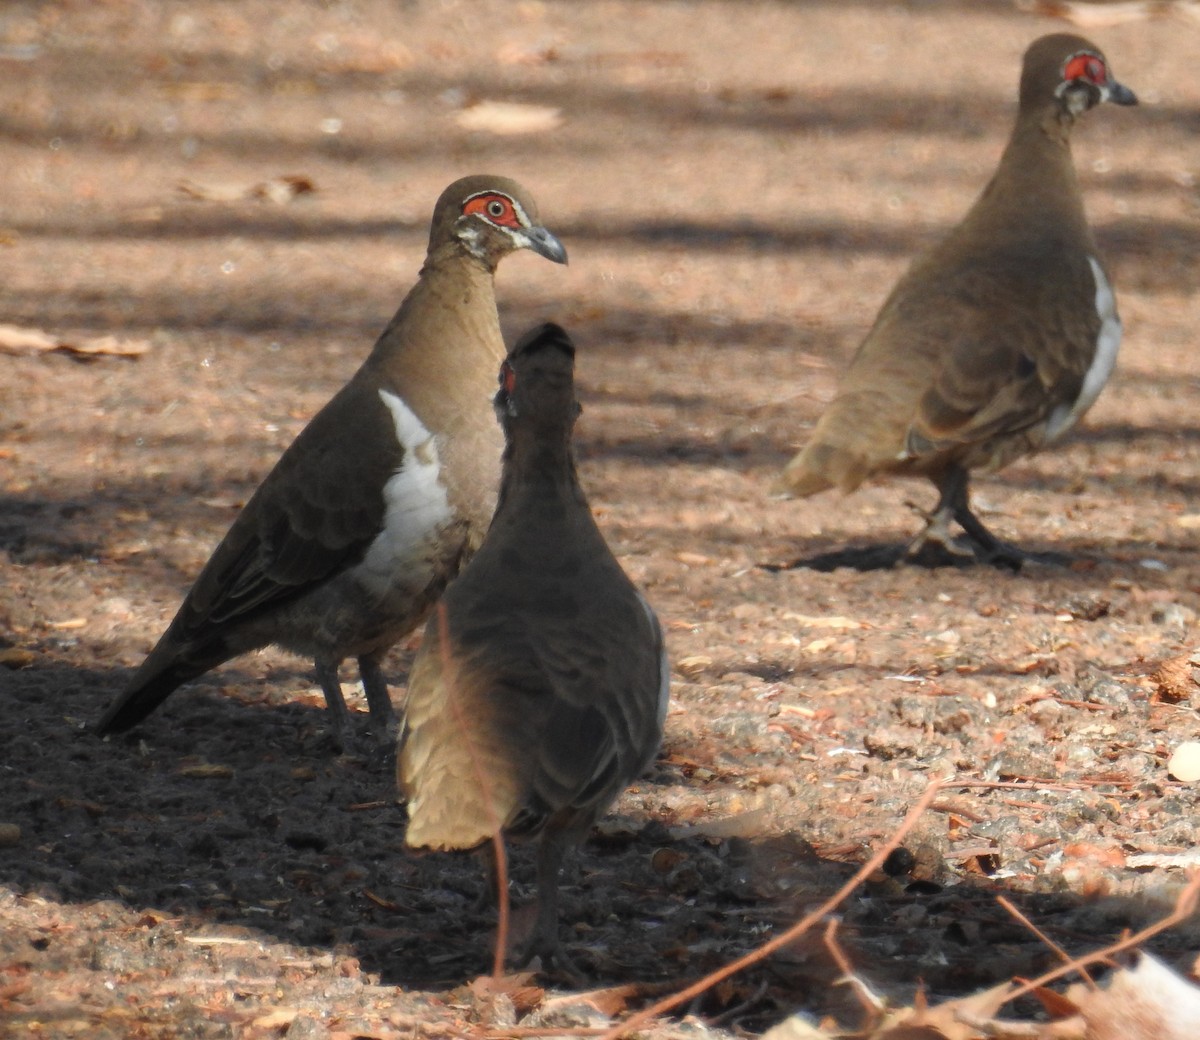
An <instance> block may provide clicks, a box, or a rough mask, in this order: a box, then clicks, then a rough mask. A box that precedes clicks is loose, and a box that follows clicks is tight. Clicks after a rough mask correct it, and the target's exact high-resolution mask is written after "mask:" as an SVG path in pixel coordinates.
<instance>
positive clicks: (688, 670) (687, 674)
mask: <svg viewBox="0 0 1200 1040" xmlns="http://www.w3.org/2000/svg"><path fill="white" fill-rule="evenodd" d="M712 666H713V659H712V658H711V657H709V656H708V655H707V654H693V655H692V656H691V657H681V658H680V659H679V660H678V661H676V662H675V671H677V672H678V673H679V674H680V675H682V676H683V677H684V678H686V679H694V678H695V677H696V676H698V675H701V674H703V673H704V672H705V671H707V670H708V669H709V668H711V667H712Z"/></svg>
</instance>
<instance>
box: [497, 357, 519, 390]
mask: <svg viewBox="0 0 1200 1040" xmlns="http://www.w3.org/2000/svg"><path fill="white" fill-rule="evenodd" d="M500 385H501V386H502V387H504V392H505V393H506V394H511V393H512V392H513V390H515V389H516V387H517V373H516V372H514V371H513V367H512V365H510V364H509V363H508V362H507V361H505V362H504V364H502V365H501V366H500Z"/></svg>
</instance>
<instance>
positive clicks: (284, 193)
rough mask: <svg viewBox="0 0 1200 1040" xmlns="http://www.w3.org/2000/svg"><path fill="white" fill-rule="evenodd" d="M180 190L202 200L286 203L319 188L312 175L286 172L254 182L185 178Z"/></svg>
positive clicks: (188, 195) (179, 186)
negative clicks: (206, 180)
mask: <svg viewBox="0 0 1200 1040" xmlns="http://www.w3.org/2000/svg"><path fill="white" fill-rule="evenodd" d="M178 188H179V191H180V192H181V193H182V194H184V195H186V196H187V197H188V198H189V199H196V200H198V201H202V202H245V201H252V202H253V201H260V202H261V201H267V202H274V203H275V204H276V205H279V206H283V205H286V204H287V203H289V202H291V201H292V200H293V199H295V198H297V197H298V196H300V195H311V194H312V193H313V192H315V191H316V190H317V186H316V183H315V182H314V181H313V180H312V178H311V177H305V176H304V175H303V174H283V175H282V176H279V177H271V178H269V179H268V180H265V181H255V182H253V183H252V184H247V183H245V182H236V181H222V182H216V183H211V184H204V183H201V182H200V181H191V180H182V181H180V182H179V185H178Z"/></svg>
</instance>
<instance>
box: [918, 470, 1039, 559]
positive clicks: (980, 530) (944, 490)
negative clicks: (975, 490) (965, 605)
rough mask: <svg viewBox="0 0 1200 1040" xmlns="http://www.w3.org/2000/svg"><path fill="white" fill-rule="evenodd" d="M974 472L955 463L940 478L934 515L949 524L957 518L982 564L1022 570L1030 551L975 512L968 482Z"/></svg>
mask: <svg viewBox="0 0 1200 1040" xmlns="http://www.w3.org/2000/svg"><path fill="white" fill-rule="evenodd" d="M969 479H970V473H969V472H968V471H967V469H966V468H965V467H963V466H951V467H950V468H949V469H948V470H947V471H946V472H945V473H944V474H943V475H942V477H941V479H940V480H938V481H937V487H938V491H939V492H940V494H941V497H940V498H939V499H938V504H937V508H936V509H935V510H934V517H935V518H937V517H939V516H941V517H944V518H945V521H944V522H945V523H946V524H948V523H949V521H950V519H951V518H953V519H954V520H955V521H956V522H957V523H958V526H959V527H961V528H962V529H963V531H964V532H965V533H966V535H967V539H968V544H969V545H970V548H971V552H972V554H973V555H974V557H975V559H977V560H978V561H979V562H980V563H988V564H991V565H992V566H993V567H1007V568H1009V569H1010V570H1013V571H1019V570H1020V569H1021V564H1022V563H1024V562H1025V559H1026V554H1025V553H1024V552H1022V551H1021V550H1020V549H1018V548H1017V547H1016V546H1015V545H1009V544H1008V543H1007V542H1005V541H1002V540H1001V539H999V538H997V537H996V536H995V535H994V534H992V532H991V531H989V530H988V529H987V528H986V527H985V526H984V524H983V521H982V520H980V519H979V517H977V516H976V515H975V514H974V513H972V512H971V506H970V502H969V498H968V491H967V483H968V480H969Z"/></svg>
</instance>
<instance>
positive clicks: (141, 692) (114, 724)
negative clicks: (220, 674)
mask: <svg viewBox="0 0 1200 1040" xmlns="http://www.w3.org/2000/svg"><path fill="white" fill-rule="evenodd" d="M160 646H161V644H160ZM158 649H159V647H156V648H155V651H154V652H152V653H151V654H150V656H149V657H147V658H146V660H145V661H143V662H142V666H141V667H140V668H139V669H138V670H137V672H136V673H135V674H134V676H133V679H132V681H131V682H130V683H129V685H128V686H127V687H126V688H125V690H124V692H122V693H121V695H120V696H119V697H117V699H116V700H115V701H113V702H112V704H110V705H109V706H108V710H107V711H105V713H104V714H103V715H102V716H101V717H100V721H99V722H97V723H96V732H97V733H100V734H104V733H123V732H124V731H125V730H127V729H132V728H133V727H134V726H136V725H137V724H138V723H139V722H141V721H142V720H143V719H144V718H146V716H148V715H149V714H150V713H151V712H152V711H154V709H155V708H157V707H158V706H159V705H160V704H162V702H163V701H165V700H166V699H167V698H168V697H169V696H170V695H171V694H172V693H174V691H175V690H177V689H178V688H179V687H180V686H182V685H183V684H184V683H185V682H190V681H191V680H192V679H196V678H199V677H200V676H201V675H203V674H204V673H205V672H207V671H208V670H209V669H210V668H215V667H216V666H217V665H219V664H220V663H221V662H222V661H225V660H228V657H229V655H228V654H225V653H221V654H217V655H211V654H210V655H195V656H189V657H187V658H184V659H181V658H179V657H178V656H175V657H173V659H171V660H169V661H166V662H165V663H163V664H158V663H156V661H155V658H156V657H157V656H158V652H157V651H158Z"/></svg>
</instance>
